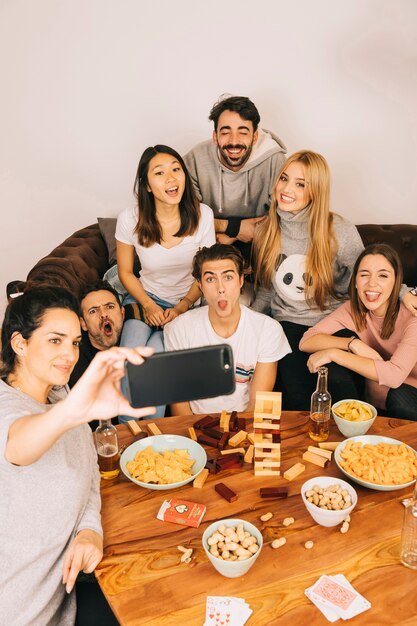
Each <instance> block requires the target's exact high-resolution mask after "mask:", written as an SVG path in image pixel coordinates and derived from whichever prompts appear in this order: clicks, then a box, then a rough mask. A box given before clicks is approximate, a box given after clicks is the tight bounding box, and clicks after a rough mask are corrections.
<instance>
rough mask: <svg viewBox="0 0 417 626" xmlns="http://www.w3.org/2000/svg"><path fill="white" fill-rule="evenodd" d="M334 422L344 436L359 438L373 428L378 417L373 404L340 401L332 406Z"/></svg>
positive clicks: (348, 400) (359, 401) (358, 401)
mask: <svg viewBox="0 0 417 626" xmlns="http://www.w3.org/2000/svg"><path fill="white" fill-rule="evenodd" d="M332 414H333V417H334V421H335V422H336V425H337V427H338V429H339V430H340V432H341V433H342V435H344V436H345V437H357V436H358V435H364V434H365V433H367V432H368V430H369V429H370V428H371V426H372V424H373V423H374V421H375V418H376V416H377V410H376V408H375V407H374V406H372V404H368V402H363V401H362V400H352V399H347V400H340V401H339V402H335V403H334V404H333V406H332Z"/></svg>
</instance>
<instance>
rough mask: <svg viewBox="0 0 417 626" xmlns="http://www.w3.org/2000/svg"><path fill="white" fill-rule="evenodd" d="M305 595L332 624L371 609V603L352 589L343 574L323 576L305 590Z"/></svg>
mask: <svg viewBox="0 0 417 626" xmlns="http://www.w3.org/2000/svg"><path fill="white" fill-rule="evenodd" d="M305 594H306V596H307V597H308V598H309V600H311V602H313V604H315V605H316V606H317V608H318V609H320V611H321V612H322V613H323V615H324V616H325V617H326V618H327V619H328V620H329V621H330V622H335V621H336V620H337V619H338V618H339V617H341V618H342V619H345V620H346V619H350V618H351V617H354V616H355V615H359V613H362V612H363V611H366V610H367V609H369V608H370V607H371V603H370V602H368V600H366V598H364V597H363V596H361V594H360V593H358V592H357V591H356V590H355V589H354V588H353V587H352V585H351V584H350V583H349V581H348V580H347V578H346V577H345V576H343V574H338V575H337V576H321V577H320V578H319V580H318V581H317V582H316V583H315V584H314V585H312V587H309V588H308V589H306V590H305Z"/></svg>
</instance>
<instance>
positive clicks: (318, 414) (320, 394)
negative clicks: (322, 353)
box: [308, 367, 332, 441]
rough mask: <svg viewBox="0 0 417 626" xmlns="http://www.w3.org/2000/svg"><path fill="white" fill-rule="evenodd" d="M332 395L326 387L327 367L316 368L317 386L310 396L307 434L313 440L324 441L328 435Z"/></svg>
mask: <svg viewBox="0 0 417 626" xmlns="http://www.w3.org/2000/svg"><path fill="white" fill-rule="evenodd" d="M331 404H332V397H331V395H330V393H329V391H328V389H327V367H320V368H319V370H318V378H317V388H316V391H315V392H314V393H313V394H312V396H311V407H310V420H309V427H308V434H309V435H310V438H311V439H313V441H326V439H327V438H328V436H329V425H330V407H331Z"/></svg>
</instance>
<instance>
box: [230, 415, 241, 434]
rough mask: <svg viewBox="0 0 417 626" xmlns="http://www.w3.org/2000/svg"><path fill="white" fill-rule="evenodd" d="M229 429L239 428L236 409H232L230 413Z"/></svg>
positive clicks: (236, 429) (233, 430)
mask: <svg viewBox="0 0 417 626" xmlns="http://www.w3.org/2000/svg"><path fill="white" fill-rule="evenodd" d="M229 430H231V431H232V432H236V431H238V430H239V418H238V416H237V411H232V412H231V414H230V422H229Z"/></svg>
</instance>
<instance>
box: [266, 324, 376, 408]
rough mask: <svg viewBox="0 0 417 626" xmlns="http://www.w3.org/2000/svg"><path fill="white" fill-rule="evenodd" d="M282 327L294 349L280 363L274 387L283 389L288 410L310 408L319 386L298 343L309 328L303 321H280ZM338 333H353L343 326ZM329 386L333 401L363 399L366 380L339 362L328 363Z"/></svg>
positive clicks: (283, 400) (343, 335)
mask: <svg viewBox="0 0 417 626" xmlns="http://www.w3.org/2000/svg"><path fill="white" fill-rule="evenodd" d="M281 325H282V328H283V329H284V332H285V334H286V336H287V339H288V342H289V344H290V346H291V349H292V353H291V354H287V355H286V356H285V357H284V358H283V359H281V360H280V361H279V363H278V376H277V381H276V383H275V388H274V390H275V391H282V406H283V409H284V410H286V411H309V410H310V400H311V394H312V393H313V391H315V389H316V384H317V374H310V372H309V371H308V368H307V361H308V357H309V356H310V355H309V354H308V353H307V352H301V351H300V350H299V348H298V344H299V343H300V340H301V338H302V336H303V335H304V333H305V332H306V331H307V330H308V329H309V328H310V327H309V326H304V325H303V324H294V323H293V322H285V321H284V322H281ZM335 334H336V335H337V336H338V337H351V336H352V331H349V330H341V331H339V332H337V333H335ZM326 367H327V368H328V371H329V375H328V389H329V392H330V395H331V396H332V402H338V401H339V400H344V399H346V398H352V399H354V400H361V399H363V396H364V386H365V381H364V379H363V377H362V376H359V374H356V373H355V372H352V371H351V370H348V369H346V368H345V367H341V366H340V365H337V363H328V364H327V365H326Z"/></svg>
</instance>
